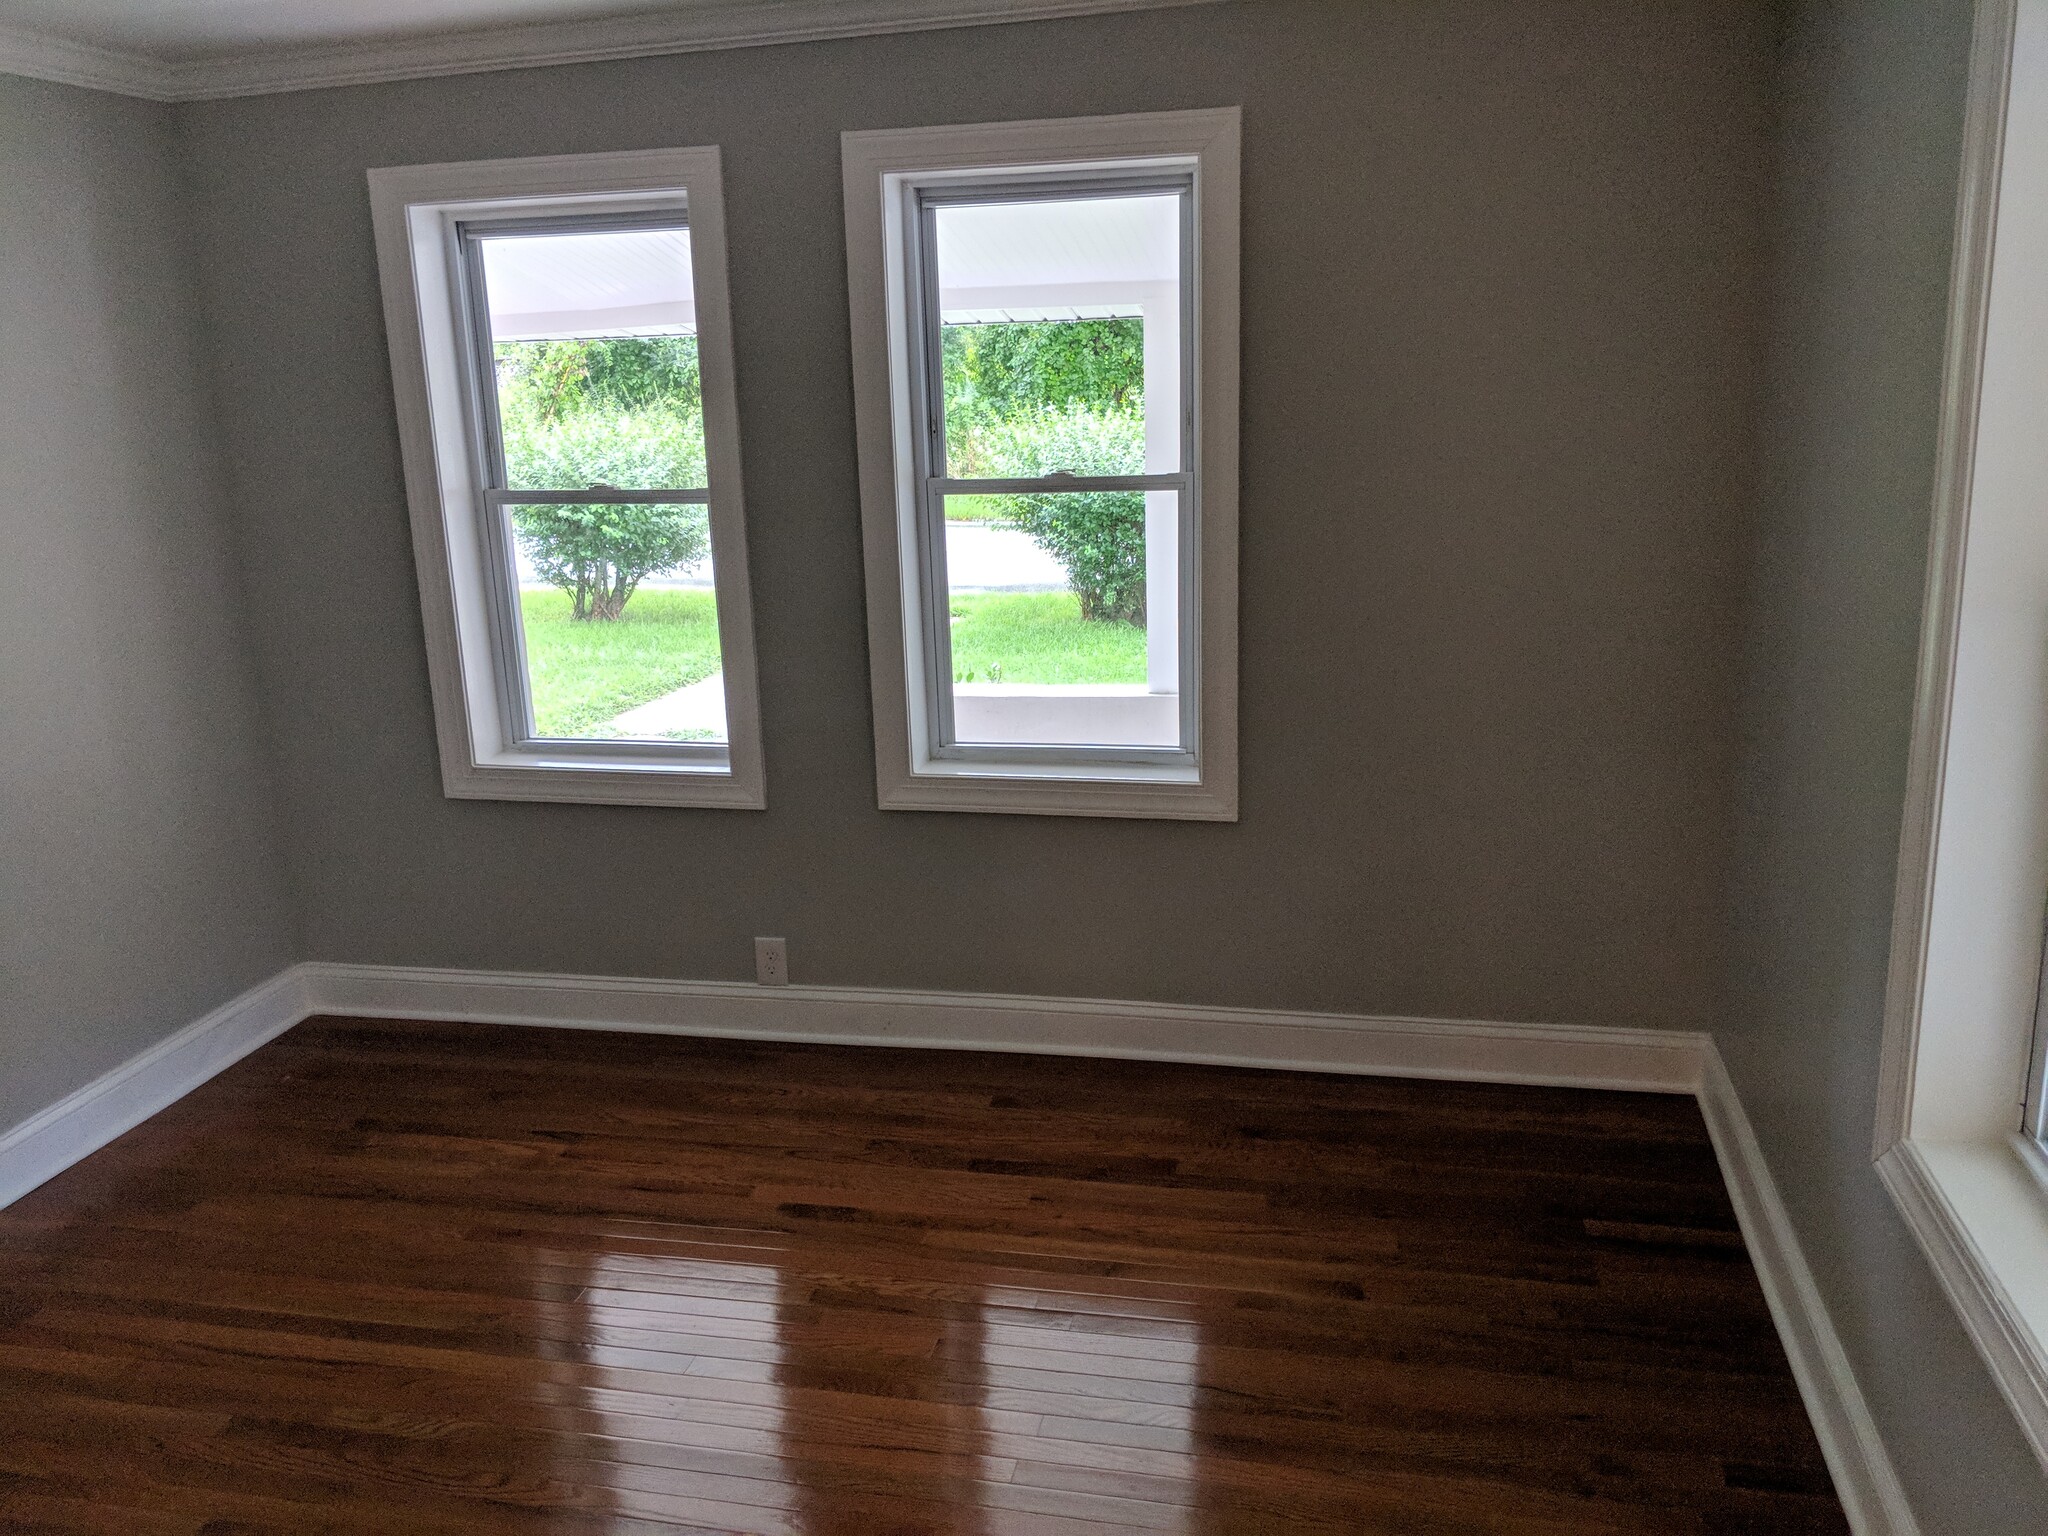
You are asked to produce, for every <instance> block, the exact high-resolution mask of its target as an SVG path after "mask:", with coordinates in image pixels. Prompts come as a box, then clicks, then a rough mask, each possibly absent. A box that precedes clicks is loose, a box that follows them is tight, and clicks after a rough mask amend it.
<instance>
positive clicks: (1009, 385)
mask: <svg viewBox="0 0 2048 1536" xmlns="http://www.w3.org/2000/svg"><path fill="white" fill-rule="evenodd" d="M940 347H941V364H942V367H943V370H944V374H945V384H946V415H947V417H948V418H949V419H951V420H953V421H956V422H960V423H963V424H965V423H975V422H982V421H990V420H1004V419H1007V418H1012V417H1015V416H1018V415H1022V414H1029V413H1032V412H1036V411H1041V410H1058V409H1062V408H1064V407H1066V406H1069V405H1075V404H1079V405H1083V406H1089V407H1092V408H1094V409H1097V410H1118V411H1120V410H1125V409H1129V408H1131V407H1134V406H1135V405H1137V403H1138V402H1139V401H1140V400H1141V399H1142V398H1143V397H1144V393H1145V322H1144V321H1143V320H1140V319H1136V318H1131V319H1123V320H1051V321H1043V322H1037V323H1020V324H1012V325H949V326H947V327H946V328H945V330H944V331H943V333H942V334H941V336H940Z"/></svg>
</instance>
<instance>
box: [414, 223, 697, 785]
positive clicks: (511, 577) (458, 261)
mask: <svg viewBox="0 0 2048 1536" xmlns="http://www.w3.org/2000/svg"><path fill="white" fill-rule="evenodd" d="M689 228H690V216H689V205H688V199H687V197H686V196H684V195H682V194H677V195H676V196H675V198H674V201H673V203H669V202H668V201H666V200H664V201H663V202H662V203H660V204H658V205H656V206H654V207H648V208H642V209H638V210H630V211H623V212H622V211H618V210H606V211H593V212H590V213H563V214H544V215H539V216H518V215H508V216H486V217H481V218H460V219H456V220H453V221H452V222H451V224H450V228H449V237H450V239H451V241H452V242H453V251H452V256H453V260H454V279H455V289H456V306H455V307H456V319H457V325H458V337H459V344H460V348H461V353H462V358H463V368H462V372H461V389H462V400H463V413H464V419H465V426H466V428H467V431H466V433H465V437H466V439H467V448H468V452H469V458H470V465H471V475H472V484H473V485H474V486H475V487H476V495H475V509H474V510H475V515H476V518H477V536H478V538H479V540H480V541H481V544H482V547H483V549H484V550H485V551H486V556H487V558H486V559H485V561H484V572H483V575H484V588H485V595H486V601H487V615H486V623H487V628H488V630H489V632H490V636H491V651H492V656H493V662H494V665H493V667H492V674H493V679H492V680H493V683H494V684H495V689H496V694H497V704H498V710H499V716H500V726H501V730H502V732H503V740H504V743H505V747H506V750H508V751H511V752H515V753H522V754H526V755H530V756H535V757H540V756H545V757H549V758H561V757H564V756H576V757H587V758H592V759H598V760H614V759H616V760H620V761H633V762H653V763H660V762H672V763H677V764H685V763H687V764H691V765H700V764H719V763H723V762H726V761H728V760H729V756H730V742H729V741H718V742H680V741H679V742H663V741H616V742H614V741H607V740H604V739H602V738H596V737H577V736H543V735H541V734H540V733H539V731H538V729H537V728H536V726H535V723H534V715H533V685H532V679H531V676H530V674H529V672H528V666H527V655H526V634H525V624H524V620H523V618H522V615H521V609H520V604H519V581H518V561H517V555H516V552H515V550H514V547H513V535H512V532H511V527H510V523H511V515H510V509H511V508H513V507H517V506H592V505H603V506H655V505H697V506H705V507H708V506H709V505H710V502H711V492H710V488H709V487H708V486H690V487H681V486H678V487H664V488H659V489H639V488H634V489H625V488H620V487H614V486H592V487H586V488H584V489H582V490H542V489H532V490H528V489H522V488H517V487H513V486H511V485H509V484H508V483H507V482H508V481H509V480H510V478H511V476H510V474H509V473H508V472H507V470H506V468H505V443H504V421H503V416H502V412H501V408H500V403H499V400H498V376H497V358H496V353H495V351H494V343H493V340H492V334H491V317H490V294H489V280H488V277H487V274H486V272H485V268H484V259H483V248H484V244H485V242H486V241H489V240H502V239H519V238H522V237H534V236H547V235H564V234H589V235H601V234H612V233H617V232H621V231H627V230H647V229H679V230H683V231H686V232H687V231H688V230H689ZM712 596H713V601H714V603H715V602H716V601H717V599H718V578H717V568H716V566H715V565H714V567H713V573H712ZM727 734H728V737H729V736H730V726H729V724H728V731H727Z"/></svg>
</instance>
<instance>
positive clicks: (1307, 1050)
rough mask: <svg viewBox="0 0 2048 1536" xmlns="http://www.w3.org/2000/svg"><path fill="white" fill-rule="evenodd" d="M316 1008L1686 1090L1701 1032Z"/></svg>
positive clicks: (523, 986)
mask: <svg viewBox="0 0 2048 1536" xmlns="http://www.w3.org/2000/svg"><path fill="white" fill-rule="evenodd" d="M299 971H300V973H301V974H302V975H303V976H304V978H305V982H306V986H307V989H308V993H309V995H310V997H311V999H312V1002H313V1006H314V1009H315V1011H318V1012H322V1013H337V1014H354V1015H359V1016H363V1017H369V1018H420V1019H448V1020H459V1021H462V1022H465V1023H473V1024H538V1025H546V1026H549V1027H552V1028H556V1029H610V1030H632V1031H636V1032H642V1033H650V1034H671V1035H699V1036H713V1037H720V1038H726V1039H743V1040H790V1041H798V1042H804V1043H812V1044H841V1045H888V1046H923V1047H928V1048H934V1049H941V1050H966V1051H1022V1052H1035V1053H1040V1054H1050V1055H1059V1056H1115V1057H1126V1058H1134V1059H1138V1060H1146V1061H1184V1062H1198V1063H1202V1064H1205V1065H1209V1066H1227V1067H1268V1068H1274V1069H1279V1070H1285V1071H1297V1072H1303V1071H1306V1072H1359V1073H1370V1074H1372V1075H1375V1076H1379V1077H1434V1078H1447V1079H1456V1080H1458V1081H1462V1082H1506V1083H1531V1084H1543V1085H1548V1086H1562V1087H1577V1088H1622V1089H1635V1090H1638V1091H1645V1092H1651V1093H1691V1092H1694V1091H1695V1088H1696V1085H1697V1083H1698V1076H1699V1061H1700V1051H1701V1047H1702V1045H1703V1044H1704V1043H1705V1036H1702V1035H1691V1034H1678V1033H1673V1032H1670V1031H1665V1030H1650V1029H1602V1028H1588V1027H1572V1026H1565V1025H1552V1024H1490V1023H1473V1022H1468V1021H1464V1020H1445V1019H1397V1018H1372V1017H1365V1016H1361V1015H1353V1014H1333V1013H1276V1012H1267V1011H1264V1010H1259V1009H1251V1008H1195V1007H1188V1006H1185V1005H1181V1004H1173V1003H1133V1002H1110V1001H1103V1000H1097V999H1088V998H1065V997H1023V996H1010V995H1005V994H1002V993H975V992H916V991H897V990H888V989H884V988H879V987H811V986H788V987H761V986H755V985H753V984H751V983H732V982H702V981H646V980H628V979H624V978H620V977H615V976H551V975H534V974H529V973H524V972H516V971H453V970H427V969H408V968H405V967H399V966H374V965H329V964H321V963H318V962H315V963H312V964H308V965H303V966H300V967H299Z"/></svg>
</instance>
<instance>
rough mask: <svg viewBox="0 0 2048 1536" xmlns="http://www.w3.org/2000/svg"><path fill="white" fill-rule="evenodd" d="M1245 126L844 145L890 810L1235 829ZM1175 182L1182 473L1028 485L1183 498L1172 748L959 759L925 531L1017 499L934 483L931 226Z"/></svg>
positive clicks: (874, 683)
mask: <svg viewBox="0 0 2048 1536" xmlns="http://www.w3.org/2000/svg"><path fill="white" fill-rule="evenodd" d="M1239 116H1240V114H1239V112H1238V109H1236V108H1234V107H1232V108H1217V109H1207V110H1202V111H1193V112H1163V113H1144V114H1135V115H1129V116H1121V117H1097V118H1070V119H1056V120H1048V121H1035V122H1017V123H994V124H980V125H972V126H956V127H937V128H916V129H898V130H882V131H873V132H858V133H847V134H844V135H843V136H842V139H841V150H842V167H843V172H844V178H845V190H846V224H847V269H848V284H849V294H850V298H851V311H852V314H851V318H852V326H853V354H854V394H855V415H856V420H857V426H858V430H859V440H860V469H861V509H862V527H863V542H864V547H865V554H866V575H867V591H868V628H869V653H870V664H871V670H870V681H871V687H872V691H873V698H874V710H875V763H876V778H877V800H878V804H879V805H880V806H881V808H882V809H884V810H955V811H987V812H1021V813H1027V814H1043V815H1084V816H1128V817H1166V818H1176V819H1186V820H1215V821H1234V820H1236V819H1237V719H1236V712H1237V479H1238V468H1237V449H1238V436H1237V432H1238V423H1237V411H1238V358H1237V349H1238V328H1237V323H1238V142H1239ZM1183 183H1184V184H1185V186H1186V188H1187V190H1186V191H1185V193H1182V194H1180V195H1181V196H1182V197H1183V214H1182V241H1181V247H1182V248H1181V282H1180V289H1181V293H1180V308H1181V314H1182V327H1183V331H1182V338H1183V345H1182V347H1181V359H1180V368H1181V374H1182V389H1181V402H1180V408H1181V413H1182V420H1181V423H1180V438H1181V465H1180V468H1179V470H1178V471H1176V472H1174V473H1171V474H1155V473H1152V472H1149V471H1148V472H1146V473H1144V474H1141V475H1136V476H1109V477H1075V478H1073V479H1071V480H1064V479H1057V478H1056V477H1049V478H1048V479H1041V480H1037V481H1032V482H1029V484H1030V485H1032V486H1033V487H1044V486H1047V485H1048V484H1049V485H1050V486H1051V488H1054V489H1066V490H1105V489H1120V488H1123V489H1139V490H1158V489H1166V488H1172V489H1175V490H1176V492H1177V494H1178V495H1179V497H1180V512H1179V525H1180V528H1181V531H1182V537H1181V539H1180V542H1179V564H1180V578H1179V582H1178V597H1179V604H1178V606H1179V613H1178V615H1177V618H1178V620H1179V623H1180V635H1179V656H1178V664H1179V673H1180V718H1181V730H1180V745H1179V747H1177V748H1144V747H1107V746H1079V747H1050V746H1014V747H1012V746H1001V745H994V744H987V743H980V742H972V743H965V744H962V743H959V742H957V741H954V740H952V739H950V711H949V710H948V709H947V707H946V706H947V705H948V704H950V702H951V699H950V688H949V687H948V686H947V682H948V680H949V679H950V676H951V672H950V667H946V666H942V665H941V663H943V662H945V661H946V659H947V658H946V656H945V655H944V654H942V653H943V652H944V651H945V649H946V642H945V640H944V639H943V638H939V637H942V636H944V635H945V633H946V631H945V629H944V628H943V627H942V626H941V625H940V623H939V620H938V615H939V613H940V612H941V611H942V607H943V605H944V603H945V602H946V601H947V598H948V595H949V589H948V586H947V583H946V579H945V577H946V573H945V566H944V543H943V538H942V537H941V535H940V534H937V533H934V532H933V528H934V527H935V526H938V521H937V520H938V519H941V518H942V517H943V497H944V495H946V494H970V493H976V492H980V493H999V492H1000V490H1001V489H1002V488H1004V487H1009V488H1012V489H1015V488H1018V487H1021V486H1024V485H1025V484H1026V483H1027V482H1024V481H1009V480H1002V481H971V480H953V479H951V478H949V477H948V476H947V475H946V474H945V471H947V470H948V469H950V467H951V466H950V464H949V463H947V461H946V459H945V452H946V444H945V435H944V434H945V420H944V410H943V389H942V384H941V381H940V380H939V379H938V378H937V377H936V376H935V374H936V369H937V362H936V356H935V350H934V349H935V348H936V346H937V343H938V336H937V334H936V327H935V325H934V323H933V322H934V320H935V318H936V315H937V310H936V307H935V306H936V305H937V302H938V300H937V295H936V292H935V290H933V288H932V286H931V284H932V282H933V281H935V278H934V277H933V274H931V273H930V272H929V271H928V270H927V268H928V266H929V261H928V258H927V256H926V252H927V247H928V243H929V240H930V235H929V228H930V224H929V220H930V218H931V213H930V209H931V208H933V207H935V206H937V205H938V204H939V203H941V202H943V201H947V200H950V201H955V202H959V201H969V200H972V201H981V202H988V201H1023V200H1026V199H1027V197H1029V196H1032V195H1035V196H1036V197H1040V198H1046V199H1051V198H1054V197H1060V196H1069V197H1071V196H1076V195H1082V196H1086V195H1096V196H1110V195H1115V193H1116V192H1118V191H1123V192H1127V193H1128V192H1131V191H1139V190H1143V191H1150V190H1157V189H1160V188H1163V187H1165V186H1167V185H1169V184H1173V185H1176V186H1178V185H1179V184H1183ZM934 194H936V195H934ZM992 194H993V195H992ZM935 454H936V463H934V455H935ZM934 469H936V470H937V471H938V473H936V474H934V473H932V471H933V470H934ZM1127 481H1128V482H1131V484H1129V485H1126V484H1125V482H1127ZM1154 481H1159V482H1173V484H1172V485H1171V486H1170V487H1169V486H1168V485H1165V484H1160V485H1155V484H1153V483H1152V482H1154Z"/></svg>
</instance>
